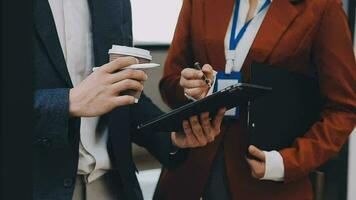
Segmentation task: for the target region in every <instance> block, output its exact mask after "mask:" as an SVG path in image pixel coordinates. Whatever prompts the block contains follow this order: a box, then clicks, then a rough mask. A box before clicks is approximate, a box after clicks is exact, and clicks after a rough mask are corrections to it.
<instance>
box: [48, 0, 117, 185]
mask: <svg viewBox="0 0 356 200" xmlns="http://www.w3.org/2000/svg"><path fill="white" fill-rule="evenodd" d="M48 2H49V4H50V7H51V10H52V14H53V17H54V21H55V25H56V29H57V34H58V37H59V41H60V43H61V47H62V51H63V54H64V57H65V60H66V64H67V68H68V72H69V75H70V78H71V80H72V83H73V85H74V86H76V85H78V84H79V83H80V82H81V81H83V80H84V79H85V78H86V77H87V76H89V74H90V73H91V72H92V67H93V66H94V53H93V42H92V31H91V18H90V11H89V6H88V2H87V0H75V1H73V0H48ZM98 122H99V117H90V118H85V117H82V118H81V126H80V144H79V163H78V174H81V175H85V177H86V181H87V182H92V181H93V180H95V179H97V178H99V177H100V176H102V175H104V174H105V173H106V171H107V170H110V169H111V163H110V159H109V154H108V151H107V140H108V130H107V128H105V129H104V130H103V132H101V133H99V132H98V131H97V130H96V129H97V126H98Z"/></svg>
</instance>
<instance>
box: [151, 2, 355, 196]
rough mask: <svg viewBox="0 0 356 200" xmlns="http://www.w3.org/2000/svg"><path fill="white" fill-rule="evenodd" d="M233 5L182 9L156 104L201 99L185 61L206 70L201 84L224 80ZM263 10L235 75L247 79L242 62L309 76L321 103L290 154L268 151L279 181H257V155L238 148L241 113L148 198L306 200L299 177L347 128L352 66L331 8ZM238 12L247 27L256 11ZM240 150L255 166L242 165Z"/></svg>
mask: <svg viewBox="0 0 356 200" xmlns="http://www.w3.org/2000/svg"><path fill="white" fill-rule="evenodd" d="M243 1H244V0H242V1H241V2H243ZM263 2H264V1H263ZM263 2H262V3H263ZM250 3H251V1H250ZM255 3H256V2H255ZM259 3H261V2H259ZM234 4H235V1H234V0H225V1H222V0H184V3H183V8H182V11H181V14H180V17H179V20H178V25H177V28H176V32H175V36H174V39H173V43H172V46H171V49H170V51H169V55H168V58H167V61H166V64H165V70H164V76H163V78H162V80H161V83H160V91H161V94H162V97H163V99H164V100H165V102H166V103H167V104H168V105H169V106H170V107H172V108H175V107H179V106H181V105H183V104H185V103H187V102H188V99H187V97H186V95H189V96H194V95H195V97H196V98H201V97H204V96H205V95H206V94H207V93H208V89H207V88H206V87H204V86H203V84H201V83H198V82H197V81H198V80H199V79H200V77H201V75H202V74H201V73H199V72H197V71H194V70H192V69H186V68H187V67H190V66H193V64H194V62H196V61H199V62H200V63H202V64H210V65H205V66H204V68H203V71H204V72H205V73H206V74H207V75H209V76H210V77H212V76H211V75H212V69H214V70H215V71H226V68H225V66H226V63H227V60H226V57H225V56H226V53H225V52H226V46H227V45H226V35H227V32H228V31H227V30H230V29H232V28H231V25H229V24H231V23H233V22H231V21H233V20H232V13H234ZM253 5H254V4H253V2H252V3H251V6H253ZM244 8H246V7H244ZM247 8H248V7H247ZM241 9H243V7H241V8H240V11H241ZM265 9H266V11H265V12H266V13H265V16H264V19H263V21H262V23H261V25H260V27H258V31H257V33H256V35H255V37H254V38H253V43H252V44H251V46H250V48H248V49H247V52H246V54H247V55H246V58H245V59H244V61H243V64H242V68H241V73H242V76H243V77H248V76H249V70H248V68H249V66H250V64H251V63H252V62H259V63H265V64H269V65H272V66H276V67H282V68H285V69H287V70H289V71H292V72H296V73H299V74H304V75H310V73H312V72H313V71H316V73H317V78H318V81H319V85H320V92H321V95H322V97H323V98H324V99H325V101H326V103H325V106H324V107H323V109H322V112H321V116H322V117H321V120H319V121H317V122H315V123H314V124H313V125H312V126H311V127H310V129H309V130H308V131H307V132H306V133H305V134H304V136H303V137H301V138H296V139H295V141H294V143H293V145H291V146H289V147H287V148H283V149H279V150H278V155H279V156H280V159H281V160H282V165H280V166H279V167H282V169H279V170H280V171H279V172H278V173H280V174H283V176H282V177H279V179H278V180H277V179H273V178H266V180H261V178H263V177H264V176H265V175H266V170H267V169H266V159H267V157H266V154H265V153H266V152H263V151H261V150H259V149H257V148H254V147H249V146H248V139H247V128H246V110H244V109H242V110H241V114H240V117H239V118H238V119H237V120H234V121H228V122H226V123H225V124H224V126H223V128H222V134H221V135H220V136H218V137H217V139H216V140H215V141H214V142H213V143H212V144H209V145H208V146H206V147H204V148H198V149H194V150H191V151H190V153H189V156H188V158H187V161H186V163H185V164H184V165H182V166H181V167H180V168H178V169H177V170H174V171H164V172H163V173H162V175H161V179H160V182H159V185H158V187H157V191H156V198H157V199H169V200H174V199H177V200H183V199H184V200H190V199H191V200H195V199H200V198H201V197H202V198H203V199H219V200H220V199H236V200H244V199H246V200H247V199H248V200H251V199H252V200H253V199H257V200H260V199H273V200H279V199H280V200H286V199H288V200H293V199H295V200H301V199H312V198H313V191H312V186H311V182H310V180H309V177H308V175H309V174H310V173H311V172H312V171H313V170H315V169H316V168H318V167H319V166H321V165H322V164H323V163H325V162H326V161H327V160H329V159H330V158H332V157H333V156H335V155H337V153H338V152H339V150H340V148H341V147H342V146H343V144H344V143H345V142H346V140H347V139H348V137H349V134H350V133H351V132H352V130H353V129H354V127H355V122H356V116H355V107H356V91H355V88H356V86H355V85H356V83H355V80H356V64H355V55H354V53H353V48H352V41H351V34H350V31H349V28H348V25H347V18H346V15H345V13H344V11H343V9H342V3H341V2H340V0H298V1H297V0H273V1H272V2H270V3H269V5H267V7H266V8H265ZM245 13H247V15H250V16H247V18H248V19H247V20H246V22H248V21H249V19H250V18H251V16H252V18H253V16H254V15H253V13H258V12H257V11H252V12H250V10H249V12H247V11H246V10H245ZM251 14H252V15H251ZM257 15H258V14H256V15H255V16H257ZM245 34H247V35H248V34H252V33H251V31H250V32H249V31H247V32H246V33H245ZM237 48H239V47H237ZM209 73H210V74H209ZM194 74H195V76H194ZM193 81H195V83H193ZM244 81H245V82H246V81H248V79H246V78H245V80H244ZM191 89H194V90H195V92H192V90H191ZM184 93H186V95H184ZM197 94H199V95H200V96H199V95H197ZM247 149H249V151H250V153H252V154H254V155H255V156H256V157H259V158H260V159H261V161H256V160H248V159H246V156H245V155H246V150H247ZM276 150H277V149H276ZM274 167H275V166H274ZM272 168H273V167H272ZM269 170H275V169H269Z"/></svg>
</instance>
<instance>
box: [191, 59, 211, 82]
mask: <svg viewBox="0 0 356 200" xmlns="http://www.w3.org/2000/svg"><path fill="white" fill-rule="evenodd" d="M194 69H196V70H199V71H203V70H202V68H201V67H200V63H199V62H196V63H194ZM202 79H203V81H205V83H206V84H207V85H208V86H209V88H211V83H210V80H209V78H208V77H207V76H206V75H205V74H204V72H203V77H202Z"/></svg>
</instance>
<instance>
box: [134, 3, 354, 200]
mask: <svg viewBox="0 0 356 200" xmlns="http://www.w3.org/2000/svg"><path fill="white" fill-rule="evenodd" d="M343 1H344V8H345V11H346V12H347V13H348V16H349V18H350V26H351V28H352V32H353V34H355V31H354V27H355V2H356V1H355V0H343ZM131 2H132V12H133V34H134V44H135V46H137V47H141V48H145V49H148V50H150V51H151V52H152V55H153V62H156V63H159V64H161V68H160V69H158V70H155V71H154V72H153V73H152V74H150V79H149V81H147V83H146V85H145V91H146V94H147V95H148V96H149V97H150V98H152V100H153V101H154V102H155V103H156V104H157V105H158V106H159V107H160V108H161V109H162V110H164V111H169V108H168V107H167V106H166V105H165V104H164V103H163V102H162V99H161V97H160V94H159V91H158V83H159V80H160V78H161V76H162V72H163V66H164V62H165V59H166V56H167V51H168V49H169V46H170V43H171V40H172V37H173V34H174V29H175V25H176V22H177V18H178V15H179V11H180V9H181V6H182V0H150V1H147V0H131ZM217 14H218V13H217ZM355 52H356V45H355ZM354 132H356V131H354ZM133 153H134V157H135V161H136V163H137V165H138V168H139V170H140V173H139V174H138V177H139V181H140V184H141V186H142V189H143V192H144V197H145V199H151V198H152V194H153V191H154V189H155V185H156V182H157V180H158V178H159V174H160V168H161V165H160V164H159V163H158V162H157V161H156V160H155V159H154V158H152V157H151V156H150V155H149V154H148V153H147V152H146V151H145V150H144V149H142V148H140V147H137V146H134V149H133ZM324 168H325V171H326V172H327V174H326V185H325V187H326V189H325V193H324V199H325V200H346V199H347V200H354V199H356V135H355V133H354V134H353V137H352V139H351V140H350V143H349V144H348V145H345V148H344V149H343V151H342V152H341V153H340V155H339V157H338V158H336V159H335V160H333V161H332V162H330V164H328V165H327V166H326V167H324Z"/></svg>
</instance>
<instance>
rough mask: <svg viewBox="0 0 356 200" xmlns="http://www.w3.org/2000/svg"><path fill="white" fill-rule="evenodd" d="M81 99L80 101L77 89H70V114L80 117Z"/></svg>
mask: <svg viewBox="0 0 356 200" xmlns="http://www.w3.org/2000/svg"><path fill="white" fill-rule="evenodd" d="M79 102H80V101H78V95H76V92H75V89H74V88H72V89H70V90H69V116H70V117H79V116H80V104H79Z"/></svg>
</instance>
